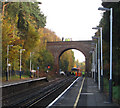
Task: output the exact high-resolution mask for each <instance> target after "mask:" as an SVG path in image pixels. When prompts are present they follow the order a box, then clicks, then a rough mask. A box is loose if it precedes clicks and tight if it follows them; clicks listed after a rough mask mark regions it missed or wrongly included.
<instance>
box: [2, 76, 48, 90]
mask: <svg viewBox="0 0 120 108" xmlns="http://www.w3.org/2000/svg"><path fill="white" fill-rule="evenodd" d="M42 79H46V77H42V78H38V79H33V80H27V81H22V82H18V83H13V84H8V85H3V86H0V88H2V87H8V86H13V85H17V84H23V83H27V82H32V81H37V80H42Z"/></svg>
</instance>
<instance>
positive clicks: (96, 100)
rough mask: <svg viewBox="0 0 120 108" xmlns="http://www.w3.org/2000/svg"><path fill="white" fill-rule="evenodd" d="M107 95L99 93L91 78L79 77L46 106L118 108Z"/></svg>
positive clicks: (51, 107)
mask: <svg viewBox="0 0 120 108" xmlns="http://www.w3.org/2000/svg"><path fill="white" fill-rule="evenodd" d="M107 100H108V99H107V97H106V96H105V95H104V94H103V93H100V91H99V90H98V86H97V84H96V83H95V82H94V81H93V79H92V78H82V77H79V78H77V79H76V81H74V82H73V83H72V84H71V85H70V86H69V87H68V88H67V89H66V90H65V91H64V92H63V93H62V94H60V95H59V96H58V97H57V98H56V99H55V100H54V101H53V102H52V103H50V104H49V105H48V106H47V108H54V107H72V108H79V107H81V108H84V107H88V108H89V107H91V108H92V107H105V108H106V107H108V108H119V107H120V106H119V105H117V104H115V103H109V102H108V101H107Z"/></svg>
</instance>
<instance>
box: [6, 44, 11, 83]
mask: <svg viewBox="0 0 120 108" xmlns="http://www.w3.org/2000/svg"><path fill="white" fill-rule="evenodd" d="M10 46H13V45H7V73H6V81H8V76H9V72H8V71H9V64H8V63H9V58H8V55H9V47H10Z"/></svg>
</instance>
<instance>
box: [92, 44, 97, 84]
mask: <svg viewBox="0 0 120 108" xmlns="http://www.w3.org/2000/svg"><path fill="white" fill-rule="evenodd" d="M92 45H94V47H93V72H94V82H95V81H96V67H97V66H96V60H95V59H96V49H95V45H96V44H95V43H92Z"/></svg>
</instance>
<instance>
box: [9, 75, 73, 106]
mask: <svg viewBox="0 0 120 108" xmlns="http://www.w3.org/2000/svg"><path fill="white" fill-rule="evenodd" d="M74 80H75V78H73V77H67V78H65V79H61V80H58V81H53V82H51V83H49V82H48V83H47V84H45V85H41V86H40V87H38V88H36V89H35V91H34V90H33V91H31V92H29V93H27V92H26V93H24V94H21V95H20V94H19V95H18V96H14V97H13V98H14V100H17V101H15V102H14V103H12V104H10V105H9V106H11V107H27V108H30V107H33V106H43V107H46V106H47V105H48V104H49V103H50V102H52V101H53V100H54V99H55V98H56V97H57V96H58V95H59V94H60V93H61V92H62V91H64V89H66V88H67V87H68V86H69V85H70V84H71V83H72V82H73V81H74ZM22 96H23V97H24V98H22ZM18 98H19V99H18Z"/></svg>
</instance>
